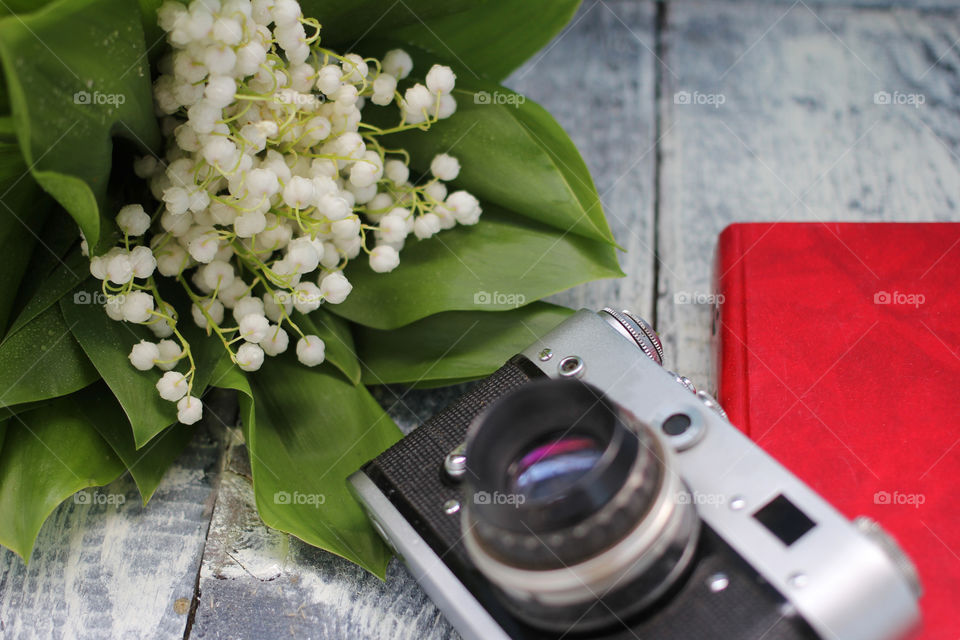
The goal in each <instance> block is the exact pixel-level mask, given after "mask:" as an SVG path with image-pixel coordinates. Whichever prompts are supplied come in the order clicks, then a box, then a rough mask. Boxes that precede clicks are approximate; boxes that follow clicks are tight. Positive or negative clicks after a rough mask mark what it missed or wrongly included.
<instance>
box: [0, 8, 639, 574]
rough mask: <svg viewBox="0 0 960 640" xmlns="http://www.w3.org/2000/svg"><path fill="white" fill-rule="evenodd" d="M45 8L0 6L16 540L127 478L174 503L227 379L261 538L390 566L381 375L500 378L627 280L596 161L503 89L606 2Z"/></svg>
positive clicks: (8, 540)
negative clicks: (176, 478) (370, 468)
mask: <svg viewBox="0 0 960 640" xmlns="http://www.w3.org/2000/svg"><path fill="white" fill-rule="evenodd" d="M40 4H41V5H43V6H39V7H38V6H37V4H36V3H31V4H29V6H27V5H26V4H25V3H24V6H23V7H20V6H19V5H18V4H15V5H14V6H12V7H6V8H5V9H4V10H2V11H0V15H2V13H4V12H5V13H8V14H11V15H6V16H5V17H2V18H0V60H2V65H3V66H2V76H3V77H2V83H0V204H2V207H0V245H2V249H3V255H4V266H5V268H4V270H3V274H2V276H0V335H2V336H3V338H2V342H0V408H2V412H3V415H2V416H0V420H2V421H0V544H2V545H4V546H7V547H9V548H11V549H13V550H14V551H16V552H17V553H19V554H20V555H21V556H23V557H24V558H28V557H29V555H30V550H31V548H32V545H33V540H34V538H35V537H36V534H37V532H38V531H39V529H40V527H41V525H42V523H43V521H44V520H45V518H46V517H47V516H48V515H49V513H50V512H51V511H52V510H53V509H54V508H55V507H56V506H57V504H58V503H59V502H60V501H62V500H63V499H64V498H66V497H68V496H69V495H71V494H72V493H73V492H75V491H77V490H79V489H82V488H84V487H87V486H93V485H101V484H105V483H108V482H110V481H112V480H113V479H114V478H116V477H117V476H118V475H120V474H122V473H124V472H127V471H129V472H130V474H131V475H132V477H133V479H134V480H135V481H136V483H137V486H138V487H139V489H140V492H141V495H142V497H143V499H144V501H146V500H147V499H149V497H150V495H151V494H152V492H153V491H154V490H155V489H156V487H157V486H158V484H159V482H160V479H161V477H162V475H163V473H164V471H165V470H166V468H167V467H168V466H169V465H170V464H171V462H172V461H173V460H174V458H175V457H176V456H177V455H178V454H179V453H180V452H181V451H182V449H183V448H184V447H185V446H186V444H187V442H188V441H189V439H190V437H191V434H192V430H193V428H192V427H191V426H190V425H192V424H194V423H196V422H197V421H198V420H200V419H201V418H202V417H203V416H204V414H205V411H204V392H205V391H206V390H208V389H209V388H211V387H219V388H226V389H233V390H236V391H237V392H238V393H239V398H240V409H241V423H242V428H243V435H244V438H245V440H246V444H247V447H248V449H249V452H250V459H251V467H252V470H253V479H254V488H255V494H256V498H257V507H258V509H259V512H260V515H261V517H262V518H263V520H264V521H265V522H266V523H267V524H268V525H270V526H273V527H276V528H278V529H281V530H284V531H288V532H290V533H292V534H294V535H296V536H298V537H300V538H302V539H303V540H305V541H307V542H309V543H311V544H314V545H317V546H321V547H323V548H326V549H329V550H331V551H333V552H335V553H338V554H340V555H342V556H343V557H345V558H348V559H350V560H352V561H354V562H357V563H359V564H361V565H363V566H364V567H366V568H368V569H369V570H371V571H373V572H375V573H377V574H379V575H383V571H384V569H385V564H386V561H387V559H388V557H389V556H388V553H387V551H386V549H385V548H384V547H383V545H382V544H381V543H380V541H379V540H378V539H377V537H376V536H375V535H374V534H373V532H372V531H371V530H370V529H369V528H368V526H367V524H366V521H365V518H364V517H363V515H362V513H361V512H360V509H359V507H358V506H357V505H356V504H355V503H354V502H353V500H352V498H351V497H350V496H349V493H348V491H347V488H346V484H345V482H344V478H345V476H346V475H347V474H348V473H350V472H351V471H353V470H354V469H356V468H357V467H358V466H359V465H360V464H361V463H362V462H364V461H365V460H367V459H369V458H371V457H373V456H375V455H376V454H378V453H379V452H380V451H381V450H383V449H384V448H385V447H387V446H389V445H390V444H391V443H392V442H394V441H395V440H396V439H397V438H398V437H399V432H398V431H397V429H396V427H395V426H394V425H393V423H392V422H391V420H390V419H389V417H388V416H387V415H386V414H385V413H384V411H383V410H382V409H381V408H380V406H379V405H378V404H377V402H376V401H374V400H373V398H372V397H371V395H370V393H369V392H368V390H367V388H366V385H375V384H387V383H404V384H411V385H418V386H436V385H442V384H449V383H454V382H460V381H465V380H469V379H473V378H477V377H480V376H483V375H486V374H488V373H489V372H490V371H492V370H493V369H495V368H496V367H497V366H498V365H499V364H500V363H501V361H502V360H503V359H504V358H505V357H507V356H508V355H509V354H511V353H513V352H514V351H516V350H517V349H518V348H519V347H522V346H523V345H526V344H528V343H529V342H530V341H531V339H532V338H534V337H535V336H536V335H538V334H539V333H541V332H544V331H546V330H548V329H550V328H552V327H553V326H554V325H555V324H556V323H558V322H559V321H560V320H562V319H563V318H564V317H566V315H567V314H568V313H569V311H568V310H566V309H563V308H561V307H557V306H554V305H550V304H547V303H545V302H540V301H539V299H540V298H542V297H544V296H546V295H549V294H552V293H554V292H557V291H560V290H563V289H566V288H568V287H570V286H572V285H575V284H578V283H581V282H585V281H588V280H591V279H595V278H602V277H613V276H617V275H620V271H619V268H618V266H617V260H616V254H615V244H614V242H613V239H612V237H611V234H610V231H609V228H608V227H607V224H606V221H605V219H604V216H603V212H602V209H601V207H600V204H599V199H598V197H597V194H596V191H595V189H594V187H593V183H592V181H591V179H590V176H589V173H588V172H587V170H586V168H585V166H584V164H583V162H582V160H581V159H580V157H579V155H578V154H577V152H576V150H575V148H574V147H573V145H572V143H571V142H570V140H569V139H568V138H567V136H566V135H565V134H564V132H563V130H562V129H561V128H560V127H559V126H558V125H557V124H556V123H555V122H554V121H553V119H552V118H551V117H550V116H549V114H547V113H546V112H545V111H543V109H541V108H540V107H538V106H537V105H536V104H534V103H533V102H532V101H529V100H525V99H524V98H523V97H522V96H518V95H516V94H514V93H512V92H510V91H509V90H507V89H505V88H503V87H501V86H499V85H498V84H496V82H497V81H499V80H502V79H503V78H504V77H505V76H506V75H507V74H508V73H509V72H510V71H511V70H513V69H514V68H516V67H517V66H518V65H519V64H520V63H521V62H523V60H524V59H526V58H527V57H528V56H529V55H531V54H532V53H533V52H534V51H536V50H537V49H538V48H539V47H541V46H542V45H543V44H545V43H546V42H547V41H548V40H549V39H550V38H551V37H553V36H554V35H555V34H556V33H557V32H558V31H559V29H561V28H562V27H563V25H564V24H565V23H566V21H567V20H568V19H569V18H570V16H571V14H572V12H573V11H574V9H575V8H576V5H577V4H578V2H576V1H572V0H496V1H489V2H477V1H476V0H470V1H469V2H467V1H463V0H446V1H445V2H435V1H433V0H408V2H405V3H390V2H378V1H376V0H326V1H322V2H321V1H319V0H315V1H309V0H305V1H304V2H302V3H300V2H297V1H296V0H193V1H192V2H190V3H183V2H177V1H175V0H165V1H164V2H162V3H161V2H156V1H152V0H143V1H141V2H140V3H139V5H138V4H137V3H132V2H128V1H126V0H59V1H54V2H49V3H40ZM508 24H509V25H510V28H509V29H506V28H505V25H508ZM297 494H303V495H313V496H315V495H323V496H324V500H322V501H311V502H310V503H309V504H298V503H296V502H293V503H291V502H292V501H289V500H277V499H276V498H275V497H276V496H278V495H281V496H282V495H297Z"/></svg>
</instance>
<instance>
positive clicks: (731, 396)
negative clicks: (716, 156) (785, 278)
mask: <svg viewBox="0 0 960 640" xmlns="http://www.w3.org/2000/svg"><path fill="white" fill-rule="evenodd" d="M742 227H743V225H742V224H732V225H729V226H728V227H727V228H726V229H724V230H723V231H722V232H721V233H720V237H719V239H718V241H717V251H716V254H715V260H714V270H713V291H714V295H715V305H714V313H713V327H712V340H713V345H712V347H713V348H712V349H711V353H712V354H713V388H714V390H715V396H716V397H717V398H723V408H724V410H726V412H727V415H728V416H729V418H730V422H732V423H733V424H734V425H736V426H737V427H738V428H739V429H740V430H741V431H743V432H744V433H746V434H747V435H750V433H751V429H750V421H749V416H750V396H749V393H748V389H749V388H750V385H749V375H750V372H749V367H748V360H749V358H748V356H749V351H748V349H747V344H748V343H747V314H746V306H745V305H746V288H745V286H744V280H745V278H744V272H745V268H746V263H745V262H744V260H743V255H744V254H743V247H742V242H743V236H742V234H741V229H742Z"/></svg>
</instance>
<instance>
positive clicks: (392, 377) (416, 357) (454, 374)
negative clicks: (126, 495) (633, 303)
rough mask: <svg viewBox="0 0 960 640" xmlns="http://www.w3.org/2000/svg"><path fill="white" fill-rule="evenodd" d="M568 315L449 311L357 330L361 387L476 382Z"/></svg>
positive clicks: (552, 310) (540, 309)
mask: <svg viewBox="0 0 960 640" xmlns="http://www.w3.org/2000/svg"><path fill="white" fill-rule="evenodd" d="M572 314H573V310H572V309H567V308H566V307H560V306H557V305H553V304H548V303H546V302H534V303H533V304H530V305H527V306H526V307H522V308H520V309H513V310H510V311H501V312H499V313H487V312H483V311H448V312H447V313H439V314H437V315H435V316H430V317H428V318H424V319H423V320H418V321H417V322H414V323H413V324H410V325H407V326H405V327H400V328H399V329H394V330H392V331H380V330H377V329H369V328H367V327H361V326H358V327H357V343H358V344H359V345H360V360H361V362H362V363H363V366H364V369H363V382H364V383H365V384H390V383H398V382H401V383H413V384H416V385H418V386H423V384H430V383H435V384H439V383H441V382H449V383H450V384H453V383H458V382H464V381H466V380H470V379H475V378H480V377H483V376H486V375H489V374H490V373H492V372H493V371H495V370H497V369H498V368H499V367H500V366H501V365H503V363H504V362H506V361H507V360H508V359H509V358H510V357H512V356H513V355H514V354H516V353H518V352H520V351H522V350H524V349H526V348H527V347H528V346H530V345H531V344H533V343H535V342H536V341H537V340H539V339H540V337H541V336H543V335H544V334H545V333H547V332H548V331H550V330H551V329H553V328H554V327H556V326H557V325H558V324H560V323H561V322H563V321H564V320H565V319H567V318H568V317H570V316H571V315H572Z"/></svg>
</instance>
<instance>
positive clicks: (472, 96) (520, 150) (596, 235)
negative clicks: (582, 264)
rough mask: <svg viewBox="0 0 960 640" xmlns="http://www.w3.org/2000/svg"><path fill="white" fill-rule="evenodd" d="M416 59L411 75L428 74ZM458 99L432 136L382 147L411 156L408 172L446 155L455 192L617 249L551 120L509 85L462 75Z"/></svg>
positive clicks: (419, 56) (408, 137)
mask: <svg viewBox="0 0 960 640" xmlns="http://www.w3.org/2000/svg"><path fill="white" fill-rule="evenodd" d="M394 45H395V43H394V42H393V41H389V42H379V43H375V42H371V43H370V45H369V50H367V49H365V51H369V52H371V53H374V54H381V53H382V52H383V51H385V50H386V49H389V48H391V47H392V46H394ZM411 53H412V55H413V56H414V73H413V75H414V76H417V75H418V74H425V73H426V71H427V69H429V65H430V63H431V60H430V58H429V56H427V55H425V54H423V52H418V51H416V50H413V49H411ZM453 96H454V97H455V98H456V100H457V111H456V113H454V115H453V116H451V117H449V118H447V119H445V120H441V121H439V122H436V123H434V124H433V125H431V126H430V129H429V130H428V131H421V130H420V129H413V130H410V131H404V132H401V133H396V134H392V135H389V136H384V138H383V141H384V145H385V146H386V147H391V148H403V149H406V150H407V151H409V152H410V155H411V166H412V167H413V168H414V169H416V170H417V171H419V172H422V173H426V172H427V171H429V169H430V162H431V161H432V160H433V158H434V156H436V155H437V154H439V153H449V154H451V155H453V156H454V157H456V158H457V159H458V160H459V161H460V167H461V169H460V174H459V175H458V176H457V179H456V180H455V181H454V183H453V187H454V188H461V189H466V190H467V191H469V192H470V193H472V194H474V195H475V196H477V197H478V198H480V199H481V200H483V201H486V202H492V203H494V204H497V205H499V206H501V207H503V208H505V209H509V210H511V211H514V212H516V213H519V214H521V215H524V216H526V217H528V218H531V219H533V220H537V221H539V222H543V223H545V224H548V225H550V226H552V227H555V228H557V229H559V230H560V231H562V232H563V233H574V234H577V235H581V236H583V237H585V238H591V239H594V240H600V241H602V242H607V243H610V244H616V243H615V240H614V238H613V234H612V233H611V231H610V227H609V225H608V224H607V219H606V216H605V215H604V213H603V206H602V204H601V202H600V197H599V195H598V194H597V189H596V187H595V186H594V184H593V178H591V176H590V171H589V169H587V165H586V164H585V163H584V161H583V158H581V157H580V153H579V152H578V151H577V148H576V146H574V144H573V141H571V140H570V137H569V136H568V135H567V134H566V132H565V131H564V130H563V128H562V127H561V126H560V125H559V124H557V122H556V120H554V119H553V116H551V115H550V114H549V113H548V112H547V111H546V110H545V109H544V108H543V107H541V106H540V105H538V104H537V103H535V102H534V101H532V100H529V99H526V98H525V97H524V96H521V95H518V94H516V93H514V92H513V91H510V90H509V89H506V88H505V87H502V86H500V85H498V84H495V83H492V82H489V81H486V80H480V79H477V78H474V77H471V76H465V75H464V74H460V75H459V76H458V77H457V85H456V88H455V89H454V90H453ZM367 114H369V116H367ZM364 117H369V118H370V119H371V121H372V122H374V123H376V124H378V125H388V124H390V123H393V122H395V120H396V117H397V116H396V107H382V108H377V107H370V108H367V109H365V110H364Z"/></svg>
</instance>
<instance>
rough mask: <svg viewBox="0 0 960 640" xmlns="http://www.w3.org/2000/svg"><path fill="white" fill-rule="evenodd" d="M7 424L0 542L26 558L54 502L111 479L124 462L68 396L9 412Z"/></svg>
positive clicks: (0, 459)
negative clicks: (28, 409) (14, 413)
mask: <svg viewBox="0 0 960 640" xmlns="http://www.w3.org/2000/svg"><path fill="white" fill-rule="evenodd" d="M7 429H8V431H7V435H6V439H5V440H4V443H3V449H2V450H0V544H2V545H3V546H5V547H7V548H9V549H12V550H13V551H14V552H16V553H17V554H18V555H19V556H20V557H21V558H23V559H24V560H27V559H29V557H30V552H31V550H32V549H33V542H34V540H35V539H36V537H37V533H39V531H40V527H41V525H43V521H44V520H46V519H47V516H49V515H50V513H51V512H52V511H53V510H54V509H55V508H56V507H57V505H58V504H60V503H61V502H62V501H63V500H65V499H66V498H68V497H69V496H70V495H72V494H73V493H75V492H76V491H78V490H80V489H83V488H85V487H91V486H100V485H104V484H107V483H108V482H111V481H112V480H114V479H116V478H117V477H118V476H119V475H120V474H121V473H123V471H124V466H123V463H122V462H121V461H120V459H119V458H117V456H116V455H115V454H114V453H113V450H112V449H111V448H110V446H109V445H108V444H107V443H106V442H104V440H103V438H101V437H100V434H98V433H97V430H96V429H95V428H94V426H93V425H92V424H90V422H89V421H88V420H87V419H86V418H84V417H83V416H82V415H80V414H79V413H78V412H77V411H76V406H75V404H74V401H73V399H72V398H69V397H68V398H59V399H58V400H56V401H54V402H51V403H50V404H48V405H46V406H43V407H40V408H38V409H37V410H35V411H31V412H29V413H26V414H24V415H22V416H18V417H15V418H11V419H10V421H9V424H8V427H7Z"/></svg>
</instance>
